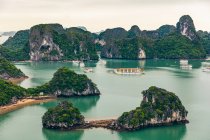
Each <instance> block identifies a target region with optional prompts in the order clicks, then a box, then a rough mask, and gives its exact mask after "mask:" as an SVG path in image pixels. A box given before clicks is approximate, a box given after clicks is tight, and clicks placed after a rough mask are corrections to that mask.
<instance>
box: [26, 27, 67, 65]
mask: <svg viewBox="0 0 210 140" xmlns="http://www.w3.org/2000/svg"><path fill="white" fill-rule="evenodd" d="M54 32H56V33H59V34H60V33H62V32H64V29H63V27H62V26H61V25H59V24H46V25H37V26H34V27H32V28H31V30H30V35H29V46H30V59H31V60H33V61H38V60H53V61H54V60H60V59H61V57H62V56H63V53H62V51H61V49H60V47H59V46H58V45H57V44H55V43H54V41H53V33H54Z"/></svg>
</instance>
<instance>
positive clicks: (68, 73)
mask: <svg viewBox="0 0 210 140" xmlns="http://www.w3.org/2000/svg"><path fill="white" fill-rule="evenodd" d="M28 90H29V92H30V93H31V94H32V95H33V94H39V93H43V94H44V95H54V96H57V97H60V96H62V97H71V96H90V95H91V96H92V95H100V91H99V89H98V88H97V86H96V84H95V83H93V82H92V81H91V80H90V79H89V78H88V77H87V76H86V75H84V74H77V73H75V72H74V71H72V70H70V69H68V68H66V67H62V68H60V69H58V70H57V71H56V72H55V73H54V76H53V78H52V79H51V80H50V81H49V82H48V83H46V84H44V85H42V86H38V87H36V88H29V89H28Z"/></svg>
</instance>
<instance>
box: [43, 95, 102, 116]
mask: <svg viewBox="0 0 210 140" xmlns="http://www.w3.org/2000/svg"><path fill="white" fill-rule="evenodd" d="M99 98H100V96H85V97H80V98H78V97H71V98H58V99H57V100H55V101H52V102H47V103H43V104H42V105H41V106H43V107H45V108H47V109H48V108H51V107H55V106H57V105H58V103H59V102H61V101H68V102H71V103H72V104H73V105H74V106H75V107H76V108H78V109H79V110H80V111H81V112H82V113H85V112H88V111H89V110H91V109H92V108H93V107H95V106H96V105H97V102H98V101H99Z"/></svg>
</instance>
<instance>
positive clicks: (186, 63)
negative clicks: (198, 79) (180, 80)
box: [179, 59, 188, 65]
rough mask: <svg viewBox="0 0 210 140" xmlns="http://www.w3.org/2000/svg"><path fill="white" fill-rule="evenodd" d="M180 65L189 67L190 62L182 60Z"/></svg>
mask: <svg viewBox="0 0 210 140" xmlns="http://www.w3.org/2000/svg"><path fill="white" fill-rule="evenodd" d="M179 63H180V65H188V60H185V59H181V60H180V61H179Z"/></svg>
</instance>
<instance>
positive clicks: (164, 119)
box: [109, 86, 189, 130]
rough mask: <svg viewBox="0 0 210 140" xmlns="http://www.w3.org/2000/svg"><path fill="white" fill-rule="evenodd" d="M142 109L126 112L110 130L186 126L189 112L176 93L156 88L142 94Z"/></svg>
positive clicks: (111, 125)
mask: <svg viewBox="0 0 210 140" xmlns="http://www.w3.org/2000/svg"><path fill="white" fill-rule="evenodd" d="M142 94H143V101H142V102H141V104H140V107H137V108H136V109H134V110H131V111H129V112H124V113H123V114H122V115H121V116H120V117H119V118H118V119H117V120H116V121H114V122H113V123H112V124H110V126H109V128H110V129H114V130H138V129H141V128H145V127H154V126H164V125H174V124H186V123H189V121H188V120H187V118H186V117H187V114H188V111H187V110H186V109H185V107H184V106H183V105H182V102H181V101H180V99H179V98H178V96H176V95H175V94H174V93H172V92H169V91H166V90H165V89H161V88H158V87H155V86H152V87H150V88H149V89H148V90H145V91H143V92H142Z"/></svg>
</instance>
